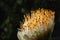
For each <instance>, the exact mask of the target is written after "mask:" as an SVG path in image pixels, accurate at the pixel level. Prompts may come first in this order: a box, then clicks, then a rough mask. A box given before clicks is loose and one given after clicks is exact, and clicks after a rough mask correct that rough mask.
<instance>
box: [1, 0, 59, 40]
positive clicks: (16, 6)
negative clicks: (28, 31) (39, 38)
mask: <svg viewBox="0 0 60 40" xmlns="http://www.w3.org/2000/svg"><path fill="white" fill-rule="evenodd" d="M59 4H60V1H59V0H0V40H18V38H17V28H19V27H20V26H19V25H20V23H19V22H20V21H23V15H25V14H26V12H30V10H31V9H34V10H35V9H38V8H45V9H51V10H53V11H55V12H56V14H55V16H56V17H55V26H54V31H53V33H52V37H51V40H60V33H59V32H60V31H59V30H60V8H59V7H60V6H59Z"/></svg>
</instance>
